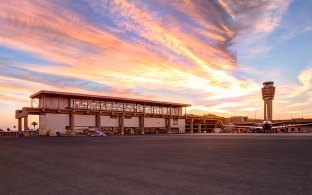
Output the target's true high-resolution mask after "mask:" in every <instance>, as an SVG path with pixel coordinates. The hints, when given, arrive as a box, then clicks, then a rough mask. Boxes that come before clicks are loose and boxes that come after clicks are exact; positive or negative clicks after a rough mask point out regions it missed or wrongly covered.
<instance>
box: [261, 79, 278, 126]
mask: <svg viewBox="0 0 312 195" xmlns="http://www.w3.org/2000/svg"><path fill="white" fill-rule="evenodd" d="M273 84H274V82H273V81H266V82H263V87H262V99H263V100H264V120H268V121H271V120H272V112H273V105H272V101H273V99H274V94H275V87H274V86H273Z"/></svg>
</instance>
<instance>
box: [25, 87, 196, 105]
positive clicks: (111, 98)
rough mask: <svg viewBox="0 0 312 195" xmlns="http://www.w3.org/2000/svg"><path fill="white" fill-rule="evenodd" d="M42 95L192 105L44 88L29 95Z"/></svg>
mask: <svg viewBox="0 0 312 195" xmlns="http://www.w3.org/2000/svg"><path fill="white" fill-rule="evenodd" d="M43 96H52V97H66V98H68V97H69V98H77V99H82V98H86V99H88V100H99V101H100V100H102V101H123V102H125V103H140V104H153V105H164V106H177V107H188V106H192V105H191V104H183V103H173V102H163V101H153V100H142V99H131V98H123V97H112V96H101V95H92V94H80V93H68V92H59V91H46V90H41V91H38V92H37V93H35V94H33V95H31V96H30V98H40V97H43Z"/></svg>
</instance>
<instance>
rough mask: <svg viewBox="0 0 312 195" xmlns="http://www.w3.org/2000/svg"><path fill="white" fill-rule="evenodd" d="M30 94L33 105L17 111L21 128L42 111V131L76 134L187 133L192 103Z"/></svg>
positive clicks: (24, 128)
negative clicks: (91, 131) (86, 131)
mask: <svg viewBox="0 0 312 195" xmlns="http://www.w3.org/2000/svg"><path fill="white" fill-rule="evenodd" d="M30 98H31V107H24V108H22V110H17V111H16V119H18V130H19V131H22V130H24V131H28V130H29V129H28V116H29V115H39V134H41V135H46V134H47V133H49V134H50V135H55V134H56V133H57V132H59V133H60V134H69V135H75V134H79V133H80V132H82V131H83V130H84V129H87V128H97V129H99V130H101V131H104V132H111V133H118V134H122V135H123V134H144V133H157V132H159V133H184V132H185V116H186V107H188V106H191V105H190V104H180V103H170V102H162V101H152V100H140V99H129V98H118V97H109V96H99V95H89V94H78V93H66V92H56V91H39V92H37V93H35V94H33V95H31V96H30ZM22 122H23V123H24V124H23V125H22Z"/></svg>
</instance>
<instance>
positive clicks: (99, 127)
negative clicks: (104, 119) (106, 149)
mask: <svg viewBox="0 0 312 195" xmlns="http://www.w3.org/2000/svg"><path fill="white" fill-rule="evenodd" d="M96 127H97V129H98V130H99V131H101V129H102V128H101V114H100V113H98V114H97V115H96Z"/></svg>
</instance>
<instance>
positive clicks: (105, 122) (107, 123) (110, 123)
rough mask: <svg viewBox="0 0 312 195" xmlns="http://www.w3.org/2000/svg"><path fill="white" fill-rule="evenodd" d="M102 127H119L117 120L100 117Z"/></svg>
mask: <svg viewBox="0 0 312 195" xmlns="http://www.w3.org/2000/svg"><path fill="white" fill-rule="evenodd" d="M101 126H102V127H119V118H118V117H117V118H111V117H110V116H101Z"/></svg>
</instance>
